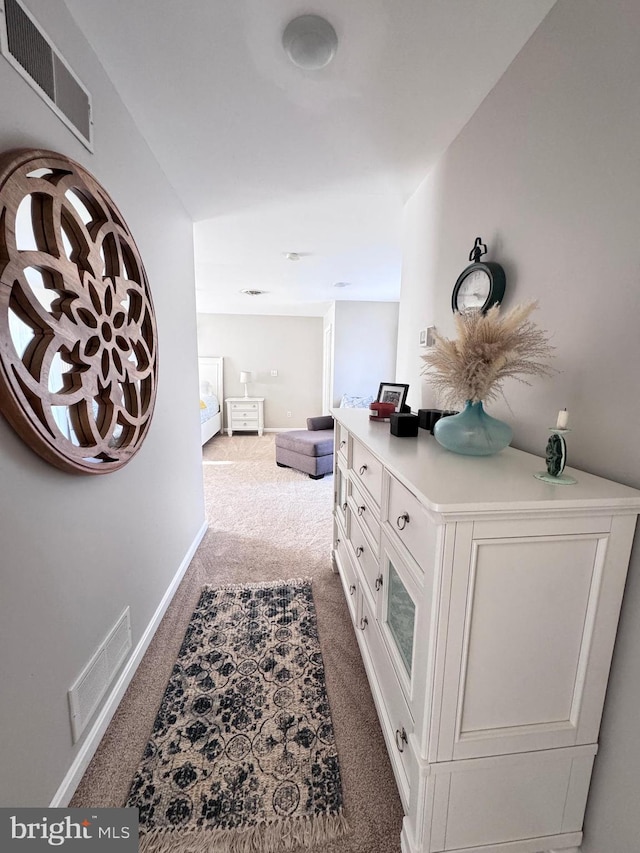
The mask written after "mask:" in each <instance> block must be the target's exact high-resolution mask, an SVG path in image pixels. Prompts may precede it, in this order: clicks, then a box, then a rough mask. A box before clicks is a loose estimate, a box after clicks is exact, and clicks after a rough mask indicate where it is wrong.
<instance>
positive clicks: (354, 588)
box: [349, 583, 356, 595]
mask: <svg viewBox="0 0 640 853" xmlns="http://www.w3.org/2000/svg"><path fill="white" fill-rule="evenodd" d="M355 591H356V585H355V584H354V583H352V584H351V586H350V587H349V595H353V593H354V592H355Z"/></svg>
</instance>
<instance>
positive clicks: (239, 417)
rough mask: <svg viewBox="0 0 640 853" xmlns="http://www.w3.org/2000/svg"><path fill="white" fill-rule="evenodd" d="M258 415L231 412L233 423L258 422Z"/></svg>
mask: <svg viewBox="0 0 640 853" xmlns="http://www.w3.org/2000/svg"><path fill="white" fill-rule="evenodd" d="M257 420H258V413H257V412H249V411H247V412H236V411H233V412H231V422H232V423H236V422H237V423H240V422H241V421H257Z"/></svg>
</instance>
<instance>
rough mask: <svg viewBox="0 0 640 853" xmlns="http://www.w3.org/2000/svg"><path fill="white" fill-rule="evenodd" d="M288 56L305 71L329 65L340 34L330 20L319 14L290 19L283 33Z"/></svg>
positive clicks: (283, 41)
mask: <svg viewBox="0 0 640 853" xmlns="http://www.w3.org/2000/svg"><path fill="white" fill-rule="evenodd" d="M282 46H283V47H284V49H285V51H286V54H287V56H288V57H289V59H290V60H291V61H292V62H293V64H294V65H297V66H298V68H304V70H305V71H317V70H318V69H320V68H324V67H325V65H328V64H329V63H330V62H331V60H332V59H333V57H334V56H335V53H336V50H337V48H338V36H337V35H336V31H335V30H334V29H333V27H332V26H331V24H330V23H329V21H327V20H325V19H324V18H321V17H319V16H318V15H300V16H299V17H298V18H294V19H293V20H292V21H289V23H288V24H287V26H286V27H285V30H284V32H283V34H282Z"/></svg>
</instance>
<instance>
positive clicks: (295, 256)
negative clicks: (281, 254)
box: [285, 252, 300, 261]
mask: <svg viewBox="0 0 640 853" xmlns="http://www.w3.org/2000/svg"><path fill="white" fill-rule="evenodd" d="M285 258H286V259H287V260H288V261H299V260H300V255H299V254H298V253H297V252H286V253H285Z"/></svg>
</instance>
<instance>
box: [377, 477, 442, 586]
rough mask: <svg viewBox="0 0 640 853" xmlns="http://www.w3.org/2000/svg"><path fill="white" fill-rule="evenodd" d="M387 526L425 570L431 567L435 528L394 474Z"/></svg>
mask: <svg viewBox="0 0 640 853" xmlns="http://www.w3.org/2000/svg"><path fill="white" fill-rule="evenodd" d="M387 525H388V528H389V531H390V532H391V536H392V538H394V539H395V540H396V541H397V540H400V541H401V542H402V544H403V545H404V546H405V548H406V549H407V551H408V552H409V553H410V554H411V556H412V557H413V559H414V560H415V561H416V562H417V563H418V565H419V566H420V568H421V569H422V570H423V571H425V569H427V568H429V567H430V566H431V564H432V563H433V560H434V554H435V550H436V525H435V524H434V523H433V521H432V520H431V518H429V515H428V513H427V511H426V510H425V508H424V507H423V506H422V504H421V503H420V501H419V500H418V499H417V498H416V496H415V495H414V494H412V493H411V492H410V491H409V489H407V488H406V487H405V486H403V485H402V483H400V482H399V481H398V480H396V478H395V477H393V476H391V475H389V505H388V510H387Z"/></svg>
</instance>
